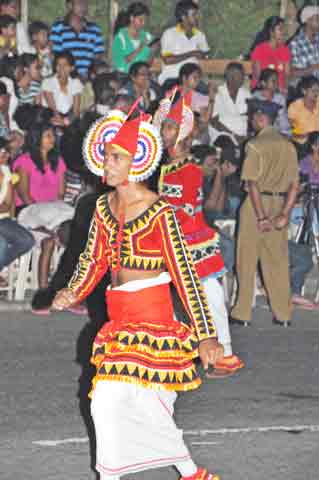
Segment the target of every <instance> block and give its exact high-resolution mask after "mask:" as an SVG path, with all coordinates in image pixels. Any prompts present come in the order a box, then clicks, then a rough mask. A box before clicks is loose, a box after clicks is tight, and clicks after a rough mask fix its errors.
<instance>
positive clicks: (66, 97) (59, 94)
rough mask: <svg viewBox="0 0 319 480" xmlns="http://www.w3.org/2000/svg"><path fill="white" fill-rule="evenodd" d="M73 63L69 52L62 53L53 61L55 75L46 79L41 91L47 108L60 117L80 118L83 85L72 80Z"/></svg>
mask: <svg viewBox="0 0 319 480" xmlns="http://www.w3.org/2000/svg"><path fill="white" fill-rule="evenodd" d="M74 68H75V61H74V58H73V56H72V54H71V53H70V52H62V53H59V54H58V55H56V57H55V59H54V71H55V75H54V76H53V77H50V78H46V79H45V80H44V81H43V84H42V91H43V95H44V98H45V101H46V103H47V104H48V107H49V108H51V109H52V110H53V111H54V112H56V113H59V114H62V115H74V116H75V117H79V116H80V107H81V93H82V90H83V85H82V83H81V82H80V80H79V79H78V78H72V72H73V71H74Z"/></svg>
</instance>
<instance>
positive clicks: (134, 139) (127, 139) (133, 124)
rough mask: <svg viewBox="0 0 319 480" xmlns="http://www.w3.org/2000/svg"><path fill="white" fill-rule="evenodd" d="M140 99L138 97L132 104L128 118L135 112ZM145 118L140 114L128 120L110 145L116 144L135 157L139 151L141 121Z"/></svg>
mask: <svg viewBox="0 0 319 480" xmlns="http://www.w3.org/2000/svg"><path fill="white" fill-rule="evenodd" d="M139 101H140V99H137V100H136V102H134V104H133V105H132V108H131V110H130V111H129V113H128V115H127V118H129V117H130V115H131V114H132V113H133V112H134V110H135V109H136V107H137V105H138V103H139ZM142 120H143V116H142V115H141V114H139V115H138V116H137V117H136V118H134V119H133V120H126V121H125V122H124V123H123V125H122V126H121V128H120V129H119V131H118V132H117V133H116V135H115V136H114V137H113V138H112V140H111V141H110V142H109V145H114V146H116V147H118V148H120V149H121V150H123V151H124V152H125V153H128V154H130V155H132V156H133V157H134V155H135V154H136V151H137V145H138V133H139V129H140V123H141V121H142Z"/></svg>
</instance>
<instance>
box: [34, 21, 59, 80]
mask: <svg viewBox="0 0 319 480" xmlns="http://www.w3.org/2000/svg"><path fill="white" fill-rule="evenodd" d="M49 30H50V29H49V26H48V25H47V24H46V23H44V22H41V21H39V20H36V21H35V22H32V23H31V24H30V25H29V36H30V39H31V43H32V45H33V47H34V48H35V51H36V55H37V57H38V60H39V62H40V67H41V77H42V78H47V77H51V75H52V74H53V54H52V51H51V47H50V44H49Z"/></svg>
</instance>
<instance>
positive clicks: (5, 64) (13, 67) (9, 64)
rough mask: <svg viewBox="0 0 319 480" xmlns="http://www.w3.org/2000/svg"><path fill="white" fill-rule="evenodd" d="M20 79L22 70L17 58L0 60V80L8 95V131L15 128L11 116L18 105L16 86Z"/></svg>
mask: <svg viewBox="0 0 319 480" xmlns="http://www.w3.org/2000/svg"><path fill="white" fill-rule="evenodd" d="M22 77H23V68H22V65H21V64H20V61H19V58H18V57H4V58H2V60H0V80H1V82H3V83H5V85H6V87H7V90H8V94H9V95H10V104H9V112H8V115H9V117H8V120H9V126H10V129H12V130H15V129H16V128H17V125H16V123H15V121H14V119H13V116H14V113H15V111H16V109H17V107H18V104H19V101H18V97H17V88H18V87H17V84H18V82H19V81H20V80H21V78H22Z"/></svg>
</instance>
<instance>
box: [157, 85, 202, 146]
mask: <svg viewBox="0 0 319 480" xmlns="http://www.w3.org/2000/svg"><path fill="white" fill-rule="evenodd" d="M177 92H180V89H179V88H178V87H176V88H175V89H174V90H173V92H172V94H171V95H170V96H169V97H166V98H163V100H161V102H160V105H159V108H158V110H157V112H156V113H155V116H154V120H153V125H155V127H156V128H157V129H158V130H160V129H161V127H162V123H163V122H164V121H167V120H168V121H172V122H174V123H176V124H177V125H178V126H179V127H180V128H179V134H178V138H177V141H176V143H178V142H180V141H182V140H184V139H185V138H186V137H188V135H190V133H191V132H192V130H193V127H194V113H193V111H192V108H191V105H192V91H189V92H187V93H186V94H184V95H183V94H181V96H180V97H179V99H178V100H177V101H176V102H175V103H174V100H175V97H176V94H177Z"/></svg>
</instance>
